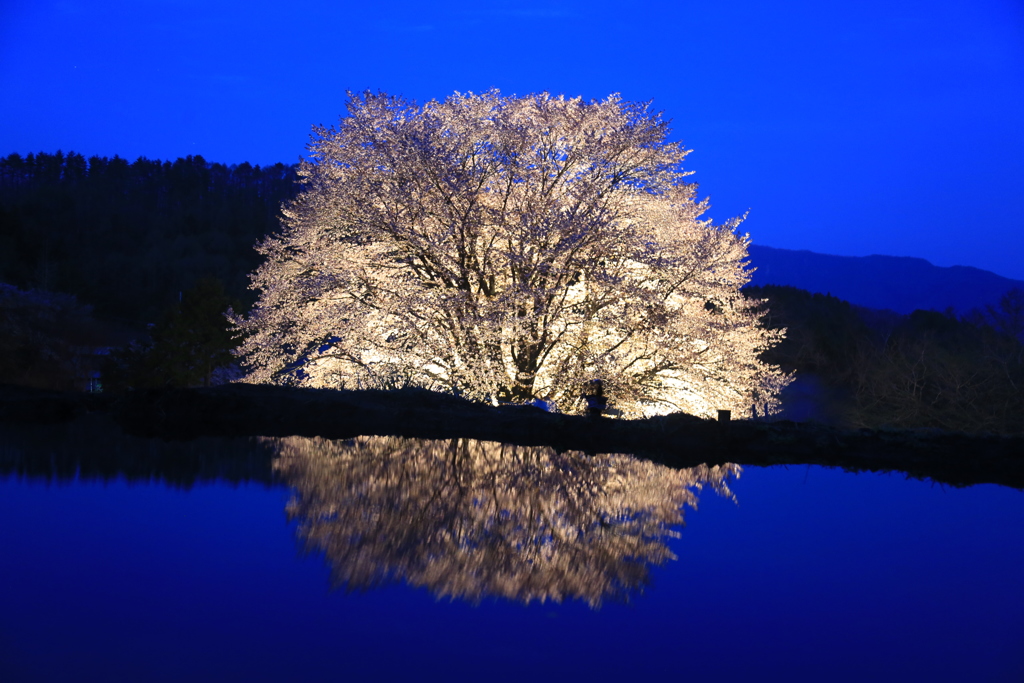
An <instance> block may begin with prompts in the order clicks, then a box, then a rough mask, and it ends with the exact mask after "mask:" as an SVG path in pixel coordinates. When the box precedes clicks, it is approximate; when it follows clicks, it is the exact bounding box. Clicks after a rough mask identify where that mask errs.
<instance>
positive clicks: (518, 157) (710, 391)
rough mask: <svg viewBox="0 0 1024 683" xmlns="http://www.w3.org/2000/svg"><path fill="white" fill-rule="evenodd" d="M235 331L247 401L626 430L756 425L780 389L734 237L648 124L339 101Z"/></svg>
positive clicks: (505, 108)
mask: <svg viewBox="0 0 1024 683" xmlns="http://www.w3.org/2000/svg"><path fill="white" fill-rule="evenodd" d="M347 109H348V116H347V117H344V118H342V119H341V121H340V123H339V125H338V127H337V128H331V129H325V128H316V129H314V135H313V138H312V141H311V143H310V145H309V152H310V155H309V158H308V160H307V161H304V162H303V163H302V165H301V168H300V177H301V178H302V181H303V183H304V190H303V192H301V194H300V195H299V196H298V197H297V199H295V200H294V201H293V202H291V203H289V204H288V205H287V206H286V207H285V208H284V211H283V213H284V228H283V230H282V232H281V233H280V234H277V235H273V236H270V237H268V238H267V239H266V240H265V241H264V242H263V243H262V244H261V245H259V247H258V249H259V250H260V252H261V253H262V254H264V255H265V256H266V260H265V262H264V263H263V265H261V266H260V267H259V269H258V270H257V271H256V272H255V274H254V275H253V287H254V288H256V289H258V290H259V291H260V296H259V300H258V302H257V304H256V306H255V307H254V308H253V310H252V312H251V314H250V315H249V317H248V318H242V317H234V318H233V322H234V323H235V326H236V329H237V330H238V331H239V332H240V333H243V334H244V335H245V340H244V342H243V344H242V346H241V347H240V350H239V355H240V356H242V358H243V360H244V363H245V367H246V368H247V372H248V375H247V378H246V381H249V382H273V383H281V384H289V383H296V384H305V385H308V386H317V387H336V388H389V387H394V386H403V385H415V386H423V387H426V388H430V389H436V390H442V391H450V392H455V393H458V394H460V395H463V396H466V397H468V398H472V399H475V400H483V401H490V402H492V403H497V402H499V401H527V400H531V399H543V400H545V401H548V402H549V403H554V404H555V405H557V406H559V407H560V408H561V409H562V410H564V411H578V410H580V409H581V408H582V406H581V402H580V393H581V387H582V385H583V384H584V383H585V382H586V381H588V380H590V379H595V378H599V379H601V380H603V381H604V386H605V390H606V394H607V395H608V397H609V399H610V401H611V403H612V405H613V406H614V407H615V408H617V409H619V410H621V411H622V412H623V413H624V414H626V415H628V416H639V415H652V414H661V413H667V412H673V411H678V410H683V411H686V412H689V413H692V414H696V415H713V414H714V412H715V411H716V410H717V409H731V410H734V411H736V412H737V413H738V414H747V413H748V412H749V411H750V410H751V408H752V407H754V408H755V409H756V410H757V411H758V412H759V413H760V414H764V413H766V412H771V411H772V410H774V408H775V406H776V405H777V399H776V396H777V394H778V391H779V390H780V389H781V388H782V387H783V386H784V385H785V384H786V382H787V381H788V378H787V377H786V376H785V375H783V374H782V373H781V372H779V370H778V369H777V368H775V367H770V366H767V365H765V364H764V363H762V362H760V361H759V360H758V354H759V353H760V352H761V351H763V350H765V349H767V348H769V347H770V346H772V345H773V344H775V343H777V341H778V340H779V338H780V335H779V333H776V332H772V331H769V330H766V329H764V328H763V327H761V326H760V325H759V322H758V321H759V318H758V314H757V312H756V306H757V305H758V303H759V302H751V301H748V300H747V299H745V298H744V296H743V295H742V294H741V292H740V287H741V286H743V285H744V284H745V283H746V282H747V281H748V279H749V271H747V270H746V268H745V266H746V261H745V259H746V258H747V244H748V237H746V236H741V235H739V234H737V232H736V227H737V226H738V225H739V223H740V220H741V219H738V218H737V219H733V220H730V221H727V222H726V223H724V224H721V225H713V224H712V222H711V221H710V220H703V219H701V218H700V216H701V215H702V214H703V213H704V211H705V210H706V209H707V208H708V203H707V200H702V201H701V200H697V198H696V191H697V190H696V186H695V185H693V184H688V183H686V182H684V178H685V176H687V175H689V172H687V171H684V170H683V168H682V161H683V159H684V157H685V156H686V155H687V153H688V151H687V150H685V149H684V148H683V147H682V145H681V144H680V143H675V142H669V141H668V135H669V129H668V126H667V123H666V122H665V121H664V120H662V118H661V117H660V115H658V114H654V113H652V112H651V111H650V110H649V109H648V106H647V105H646V104H640V103H633V102H626V101H622V100H621V99H620V98H619V97H617V96H612V97H609V98H608V99H606V100H604V101H601V102H597V101H591V102H585V101H583V100H582V99H580V98H575V99H569V98H564V97H555V96H552V95H549V94H547V93H542V94H538V95H530V96H526V97H515V96H512V97H505V96H502V95H501V94H500V93H498V92H497V91H490V92H487V93H484V94H479V95H477V94H472V93H470V94H465V95H464V94H458V93H456V94H455V95H453V96H451V97H449V98H448V99H446V100H445V101H443V102H437V101H431V102H428V103H426V104H425V105H423V106H416V105H415V104H412V103H409V102H406V101H404V100H401V99H399V98H394V97H390V96H387V95H384V94H376V95H375V94H369V93H366V94H362V95H350V99H349V102H348V105H347Z"/></svg>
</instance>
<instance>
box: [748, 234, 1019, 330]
mask: <svg viewBox="0 0 1024 683" xmlns="http://www.w3.org/2000/svg"><path fill="white" fill-rule="evenodd" d="M750 265H751V266H753V267H754V268H756V269H757V270H756V271H755V272H754V275H753V277H752V278H751V280H750V284H751V285H789V286H791V287H799V288H800V289H806V290H808V291H810V292H820V293H822V294H831V295H833V296H835V297H838V298H840V299H845V300H846V301H849V302H850V303H852V304H856V305H858V306H865V307H867V308H877V309H888V310H891V311H896V312H897V313H911V312H913V311H915V310H918V309H924V310H936V311H945V310H946V309H948V308H950V307H952V308H953V309H954V310H955V311H956V312H957V313H960V314H963V313H966V312H968V311H970V310H971V309H972V308H980V307H984V306H985V305H987V304H994V303H996V302H997V301H999V298H1000V297H1001V296H1002V295H1003V294H1005V293H1006V292H1007V291H1009V290H1010V289H1013V288H1014V287H1020V288H1022V289H1024V280H1013V279H1010V278H1006V277H1003V276H1001V275H996V274H995V273H992V272H990V271H987V270H981V269H980V268H973V267H970V266H951V267H942V266H936V265H932V264H931V263H930V262H928V261H926V260H925V259H923V258H913V257H909V256H878V255H873V256H834V255H831V254H818V253H816V252H813V251H806V250H799V251H797V250H792V249H778V248H775V247H766V246H762V245H759V244H751V245H750Z"/></svg>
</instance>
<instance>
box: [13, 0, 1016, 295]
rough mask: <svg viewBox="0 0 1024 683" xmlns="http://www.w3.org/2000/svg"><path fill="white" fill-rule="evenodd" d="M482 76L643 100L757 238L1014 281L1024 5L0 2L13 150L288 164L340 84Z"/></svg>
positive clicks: (420, 93) (511, 87) (483, 81)
mask: <svg viewBox="0 0 1024 683" xmlns="http://www.w3.org/2000/svg"><path fill="white" fill-rule="evenodd" d="M492 87H494V88H498V89H500V90H501V91H502V92H503V93H505V94H513V93H516V94H527V93H531V92H537V91H542V90H547V91H550V92H553V93H564V94H566V95H571V96H575V95H582V96H583V97H585V98H588V99H600V98H604V97H606V96H607V95H608V94H610V93H614V92H619V93H621V94H622V96H623V97H624V98H626V99H630V100H651V101H652V106H653V108H655V109H657V110H662V111H664V112H665V115H666V116H667V117H668V118H670V119H671V120H672V122H673V124H672V125H673V135H674V138H675V139H679V140H682V141H683V142H684V144H685V145H686V146H687V147H689V148H691V149H693V150H694V152H693V153H692V154H691V155H690V156H689V157H688V163H687V165H688V167H689V168H690V169H691V170H694V171H696V174H695V175H694V176H692V179H693V180H694V181H696V182H698V183H700V185H701V194H702V195H707V196H710V198H711V201H712V204H713V208H712V210H711V213H710V215H711V216H712V217H713V218H715V219H716V220H722V219H725V218H728V217H730V216H733V215H737V214H742V213H743V212H745V211H747V210H748V209H749V210H750V216H749V219H748V220H747V222H746V223H745V224H744V225H743V227H742V230H744V231H747V232H749V233H750V234H751V236H752V238H753V240H754V242H755V243H758V244H764V245H768V246H775V247H784V248H790V249H811V250H813V251H819V252H824V253H833V254H843V255H854V256H856V255H868V254H891V255H897V256H920V257H924V258H927V259H928V260H930V261H932V262H933V263H935V264H937V265H943V266H949V265H970V266H976V267H979V268H985V269H988V270H992V271H995V272H997V273H999V274H1001V275H1005V276H1008V277H1013V278H1019V279H1024V259H1022V258H1021V254H1022V253H1024V220H1022V215H1024V3H1021V2H1020V0H921V1H920V2H913V1H908V0H884V1H881V0H865V1H862V2H857V3H824V2H821V0H807V1H788V0H782V1H779V2H770V3H769V2H763V1H762V0H741V1H736V2H731V1H727V0H700V1H699V2H694V1H689V0H680V1H677V2H635V3H622V2H616V3H612V2H606V1H605V0H598V1H596V2H595V1H594V0H589V1H587V2H582V1H579V2H576V1H570V2H540V1H535V0H518V1H515V2H481V3H460V2H430V3H426V2H419V3H417V2H394V3H366V2H360V3H356V2H346V1H344V0H342V1H337V2H309V1H306V0H291V1H289V2H280V1H275V2H260V1H256V0H246V1H245V2H243V1H241V0H226V1H224V2H210V1H209V0H195V1H192V0H81V1H75V0H66V1H55V0H0V98H2V103H3V106H2V107H0V154H3V155H6V154H10V153H12V152H18V153H20V154H27V153H29V152H39V151H45V152H55V151H57V150H58V149H60V150H63V151H65V152H67V151H72V150H73V151H76V152H80V153H82V154H85V155H86V156H90V155H101V156H113V155H115V154H117V155H120V156H122V157H125V158H128V159H131V160H134V159H135V158H137V157H139V156H145V157H148V158H150V159H171V160H173V159H175V158H177V157H180V156H186V155H190V154H201V155H202V156H203V157H205V158H206V159H207V160H208V161H217V162H222V163H228V164H231V163H240V162H243V161H249V162H251V163H254V164H256V163H258V164H270V163H274V162H278V161H283V162H286V163H291V162H294V161H296V160H297V159H298V158H299V156H300V155H301V154H302V153H303V152H304V149H305V144H306V142H307V140H308V135H309V132H310V128H311V126H312V125H313V124H328V125H330V124H333V123H335V122H336V121H337V119H338V116H339V115H340V114H341V112H342V111H343V105H344V101H345V98H346V95H345V91H346V90H356V91H358V90H364V89H370V90H382V91H385V92H388V93H391V94H396V95H404V96H406V97H408V98H411V99H415V100H417V101H421V102H422V101H425V100H429V99H442V98H444V97H445V96H447V95H449V94H451V93H452V92H453V91H456V90H458V91H462V92H466V91H473V92H480V91H483V90H487V89H489V88H492ZM754 265H756V263H755V264H754Z"/></svg>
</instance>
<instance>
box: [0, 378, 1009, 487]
mask: <svg viewBox="0 0 1024 683" xmlns="http://www.w3.org/2000/svg"><path fill="white" fill-rule="evenodd" d="M83 415H100V416H109V417H110V418H112V419H113V420H114V421H115V422H116V423H118V424H119V425H120V426H121V429H122V430H123V431H124V432H125V433H126V434H128V435H132V436H137V437H157V438H160V439H174V440H182V439H195V438H199V437H212V436H219V437H242V436H254V435H262V436H290V435H301V436H322V437H325V438H334V439H338V438H349V437H353V436H358V435H394V436H405V437H420V438H430V439H443V438H473V439H482V440H489V441H504V442H509V443H516V444H520V445H534V446H540V445H546V446H553V447H555V448H559V449H563V450H580V451H586V452H592V453H597V452H602V453H632V454H635V455H638V456H641V457H645V458H648V459H650V460H653V461H655V462H658V463H662V464H665V465H668V466H671V467H692V466H695V465H699V464H701V463H707V464H721V463H725V462H733V463H738V464H740V465H755V466H764V465H805V464H811V465H824V466H829V467H842V468H844V469H847V470H854V471H860V470H865V471H866V470H870V471H897V472H904V473H906V474H907V475H909V476H911V477H917V478H929V479H932V480H934V481H936V482H941V483H946V484H951V485H954V486H968V485H972V484H980V483H995V484H1002V485H1004V486H1011V487H1014V488H1024V455H1022V453H1024V438H1022V437H1019V436H1017V437H1007V436H993V435H983V434H982V435H976V434H962V433H949V432H936V431H914V430H900V431H882V430H866V429H862V430H856V431H851V430H841V429H836V428H832V427H827V426H823V425H817V424H814V423H793V422H756V421H733V422H726V423H719V422H714V421H710V420H703V419H700V418H696V417H692V416H689V415H682V414H677V415H668V416H663V417H656V418H650V419H646V420H613V419H604V418H601V419H591V418H586V417H579V416H573V415H559V414H550V413H546V412H544V411H542V410H540V409H537V408H533V407H525V406H516V407H502V408H493V407H490V406H486V405H481V404H476V403H470V402H468V401H464V400H462V399H459V398H456V397H453V396H449V395H444V394H435V393H431V392H428V391H422V390H403V391H396V392H383V391H328V390H316V389H296V388H286V387H272V386H256V385H245V384H234V385H226V386H222V387H216V388H210V389H166V390H151V391H144V392H134V393H130V394H125V395H122V396H107V395H89V394H73V393H53V392H37V391H31V390H25V389H17V388H13V387H3V388H0V422H7V423H14V424H30V423H35V424H51V425H55V424H60V423H66V422H69V421H71V420H73V419H75V418H76V417H79V416H83Z"/></svg>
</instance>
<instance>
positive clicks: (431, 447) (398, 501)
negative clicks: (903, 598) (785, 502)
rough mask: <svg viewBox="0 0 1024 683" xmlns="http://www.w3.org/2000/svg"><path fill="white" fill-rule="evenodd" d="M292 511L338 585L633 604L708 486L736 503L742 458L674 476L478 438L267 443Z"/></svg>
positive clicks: (620, 458)
mask: <svg viewBox="0 0 1024 683" xmlns="http://www.w3.org/2000/svg"><path fill="white" fill-rule="evenodd" d="M266 441H267V442H268V443H271V444H273V445H274V446H275V447H276V448H277V449H278V452H279V455H278V457H277V458H276V459H275V461H274V469H275V472H276V474H277V475H278V476H280V477H281V478H282V479H283V480H284V481H285V482H287V483H288V484H290V485H291V486H292V487H293V489H294V495H293V497H292V499H291V501H290V502H289V503H288V508H287V510H288V515H289V518H290V519H291V520H293V521H296V522H297V523H298V534H299V537H300V538H301V539H302V541H303V543H304V544H305V546H306V548H307V549H308V550H310V551H312V552H322V553H324V555H325V556H326V559H327V562H328V563H329V564H330V567H331V572H332V577H333V580H334V582H335V583H336V584H337V585H343V586H346V587H348V588H349V589H363V588H370V587H373V586H377V585H380V584H382V583H386V582H389V581H395V580H404V581H406V582H407V583H409V584H410V585H413V586H423V587H426V588H428V589H429V590H430V591H432V592H433V593H434V594H435V595H437V596H439V597H441V596H447V597H451V598H462V599H467V600H471V601H479V600H480V599H481V598H483V597H485V596H499V597H504V598H508V599H511V600H517V601H521V602H524V603H529V602H531V601H533V600H539V601H541V602H544V601H545V600H554V601H562V600H566V599H581V600H585V601H587V602H588V603H589V604H590V605H591V606H598V605H600V603H601V602H602V601H603V600H609V599H614V600H628V599H629V597H630V596H631V595H632V594H634V593H636V592H639V591H641V590H642V589H643V587H644V586H645V585H646V584H647V583H648V580H649V568H650V566H651V565H659V564H662V563H664V562H666V561H667V560H670V559H675V557H674V556H673V555H672V553H671V552H670V551H669V549H668V547H667V545H666V540H667V539H668V538H671V537H677V536H678V532H677V531H676V530H675V527H678V526H679V525H681V524H682V523H683V507H684V506H685V505H689V506H691V507H696V505H697V495H696V492H697V491H699V490H700V489H701V488H702V487H703V486H704V485H708V486H710V487H711V488H712V489H713V490H715V491H716V492H718V493H719V494H722V495H725V496H729V497H732V493H731V492H730V491H729V489H728V487H727V480H728V479H729V478H730V477H734V476H738V475H739V473H740V468H739V467H738V466H736V465H724V466H720V467H710V468H709V467H706V466H701V467H696V468H691V469H685V470H673V469H669V468H667V467H664V466H661V465H655V464H653V463H650V462H647V461H643V460H637V459H635V458H632V457H629V456H626V455H598V456H587V455H585V454H583V453H579V452H573V451H569V452H558V451H556V450H554V449H552V448H547V447H522V446H512V445H506V444H499V443H492V442H481V441H474V440H470V439H453V440H447V441H427V440H419V439H403V438H398V437H360V438H356V439H349V440H344V441H330V440H326V439H319V438H304V437H289V438H284V439H267V440H266Z"/></svg>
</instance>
